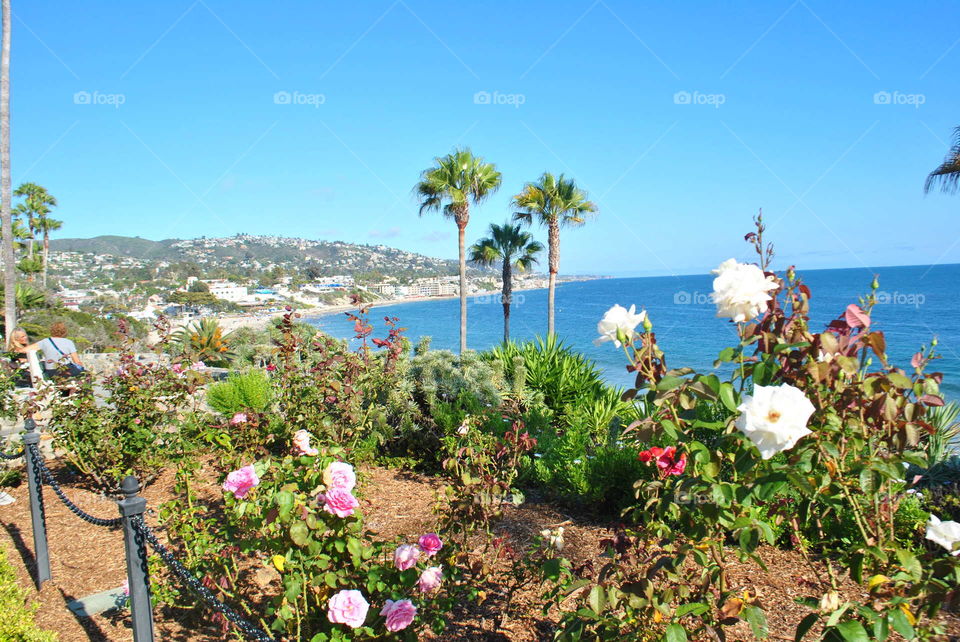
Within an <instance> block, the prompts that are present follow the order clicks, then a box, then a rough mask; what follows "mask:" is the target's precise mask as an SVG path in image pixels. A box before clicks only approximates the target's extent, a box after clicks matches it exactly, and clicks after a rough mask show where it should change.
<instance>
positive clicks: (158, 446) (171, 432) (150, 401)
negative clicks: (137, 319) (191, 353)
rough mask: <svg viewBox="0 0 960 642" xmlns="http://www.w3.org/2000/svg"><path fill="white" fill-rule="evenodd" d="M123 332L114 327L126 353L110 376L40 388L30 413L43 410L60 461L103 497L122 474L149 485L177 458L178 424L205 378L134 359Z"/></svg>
mask: <svg viewBox="0 0 960 642" xmlns="http://www.w3.org/2000/svg"><path fill="white" fill-rule="evenodd" d="M127 329H128V328H127V326H126V324H125V323H123V322H121V323H120V324H119V333H120V334H121V336H123V337H124V338H125V341H124V346H125V347H124V351H123V352H122V353H121V354H120V359H119V366H118V368H117V370H116V371H115V372H114V373H112V374H107V375H105V376H104V377H102V378H100V379H99V380H95V379H94V378H93V376H92V375H90V374H86V373H85V374H83V375H81V376H80V377H78V378H76V380H75V381H70V382H66V383H64V384H61V385H57V386H47V387H45V388H43V389H42V390H41V391H40V393H39V394H38V396H37V397H36V398H35V399H33V400H32V402H31V408H30V409H32V410H36V408H37V406H38V405H39V404H42V403H44V402H46V403H49V404H50V410H51V421H50V426H51V430H52V431H53V433H54V435H55V436H56V437H57V445H58V446H59V447H60V448H63V449H64V450H65V453H66V454H65V457H66V461H67V462H68V463H69V464H70V465H71V466H73V467H74V468H75V469H76V470H78V471H79V472H80V473H82V474H84V475H85V476H87V477H88V478H89V479H90V480H91V481H93V483H94V484H95V485H96V486H98V487H99V488H101V489H103V490H107V491H113V490H115V489H116V486H117V485H118V484H119V482H120V480H121V479H122V478H123V477H125V476H126V475H136V476H137V477H139V478H140V480H141V482H143V483H149V482H150V481H152V480H153V479H154V478H155V477H156V475H157V474H159V472H160V470H161V468H162V467H163V466H164V465H165V464H167V463H169V462H171V461H173V460H174V459H175V458H176V457H178V456H179V455H180V454H182V447H183V443H182V435H181V434H180V428H181V425H182V423H183V421H184V419H185V417H186V416H188V415H192V414H193V413H195V412H196V411H197V410H198V401H197V399H196V398H195V393H196V391H197V389H198V387H199V386H200V385H201V384H203V383H205V382H206V380H207V377H206V375H204V374H203V373H202V372H199V371H196V370H192V369H190V367H189V366H183V365H182V364H174V365H173V366H167V365H164V364H160V363H141V362H139V361H137V359H136V357H135V355H134V353H133V352H132V349H133V346H134V341H133V339H132V337H130V336H129V334H127Z"/></svg>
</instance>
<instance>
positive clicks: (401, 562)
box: [393, 544, 420, 571]
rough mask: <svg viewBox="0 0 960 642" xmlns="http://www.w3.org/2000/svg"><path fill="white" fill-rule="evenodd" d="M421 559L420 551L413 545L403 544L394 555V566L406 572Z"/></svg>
mask: <svg viewBox="0 0 960 642" xmlns="http://www.w3.org/2000/svg"><path fill="white" fill-rule="evenodd" d="M418 559H420V549H419V548H417V547H416V546H414V545H413V544H401V545H400V546H398V547H397V550H396V551H394V553H393V564H394V565H395V566H396V567H397V568H398V569H400V570H401V571H405V570H407V569H408V568H411V567H412V566H413V565H414V564H416V563H417V560H418Z"/></svg>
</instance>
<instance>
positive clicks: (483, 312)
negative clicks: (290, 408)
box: [307, 264, 960, 400]
mask: <svg viewBox="0 0 960 642" xmlns="http://www.w3.org/2000/svg"><path fill="white" fill-rule="evenodd" d="M877 273H878V274H879V282H880V289H879V291H878V298H879V300H880V303H879V304H878V305H877V306H876V308H875V309H874V312H873V323H874V326H875V327H876V328H878V329H880V330H883V332H884V334H885V335H886V339H887V353H888V355H889V357H890V359H891V361H892V363H894V364H895V365H898V366H900V367H902V368H904V369H905V370H907V371H908V373H909V372H910V371H911V369H910V356H911V355H912V354H913V353H915V352H916V351H917V350H918V349H919V348H920V346H921V345H924V344H929V343H930V341H931V340H932V339H933V338H934V337H936V338H937V339H938V341H939V344H938V346H937V350H938V352H939V353H940V354H941V356H942V359H939V360H937V361H935V362H934V363H933V364H931V367H930V368H929V370H930V371H939V372H943V373H944V380H943V386H942V390H943V392H944V394H945V395H946V397H947V399H948V400H951V399H957V398H958V396H960V265H958V264H952V265H935V266H903V267H883V268H877ZM799 274H800V276H801V278H802V279H803V281H804V282H805V283H806V284H807V285H809V286H810V288H811V290H812V295H813V296H812V298H811V300H810V317H811V325H812V327H813V328H814V329H820V328H822V327H823V326H825V325H826V324H827V323H829V322H830V320H832V319H835V318H837V317H838V316H839V315H840V314H842V313H843V311H844V309H845V308H846V306H847V305H848V304H850V303H854V302H857V300H858V296H860V295H862V294H865V293H867V292H869V289H870V282H871V281H872V279H873V274H874V273H873V272H871V271H868V270H867V269H865V268H851V269H836V270H809V271H806V272H803V271H801V272H800V273H799ZM712 283H713V276H712V275H710V274H704V275H694V276H661V277H641V278H622V279H600V280H593V281H578V282H570V283H562V284H560V285H558V287H557V295H556V331H557V334H558V335H559V337H560V338H561V339H562V340H563V341H564V342H565V343H566V344H568V345H569V346H571V347H572V348H574V349H576V350H578V351H580V352H582V353H583V354H585V355H586V356H587V357H589V358H590V359H592V360H593V361H595V362H596V363H597V365H598V366H599V367H600V368H601V369H602V370H603V372H604V374H605V376H606V378H607V380H608V381H609V382H610V383H611V384H614V385H617V386H623V387H627V386H630V385H631V384H632V380H633V377H632V376H630V375H629V374H628V373H627V372H626V369H625V365H626V358H625V355H624V354H623V351H622V350H618V349H616V348H614V347H613V345H612V344H610V343H605V344H603V345H601V346H594V345H593V340H594V339H595V338H596V336H597V333H596V327H597V321H599V320H600V318H601V317H602V316H603V313H604V312H605V311H606V310H607V309H608V308H609V307H610V306H612V305H613V304H615V303H619V304H620V305H622V306H624V307H627V308H629V307H630V305H631V304H633V305H636V306H637V309H638V310H639V309H641V308H644V309H646V310H647V313H648V314H649V315H650V319H651V320H652V322H653V324H654V331H655V332H656V333H657V340H658V342H659V344H660V346H661V348H662V349H663V350H664V352H665V353H666V355H667V365H668V366H669V367H671V368H678V367H682V366H690V367H692V368H695V369H696V370H698V371H700V372H704V371H710V370H712V369H713V360H714V359H715V358H716V356H717V354H718V353H719V352H720V350H722V349H723V348H724V347H726V346H728V345H733V344H735V343H736V330H735V326H734V325H733V324H732V323H731V322H730V321H728V320H726V319H718V318H716V316H715V311H716V309H715V306H714V305H713V304H712V303H711V302H710V296H709V295H710V292H711V291H712ZM514 296H515V299H516V300H515V302H514V305H513V307H512V308H511V319H510V321H511V323H510V333H511V338H512V339H514V340H518V341H522V340H526V339H532V338H534V337H536V336H538V335H543V334H544V333H545V332H546V308H547V292H546V290H532V291H524V292H517V293H515V294H514ZM468 306H469V309H468V327H467V342H468V345H469V347H470V348H472V349H475V350H483V349H487V348H490V347H492V346H495V345H497V344H498V343H499V342H500V341H501V339H502V338H503V312H502V308H501V306H500V303H499V298H498V297H497V296H492V295H489V296H477V297H471V298H470V299H469V300H468ZM458 310H459V301H457V300H452V299H447V300H437V301H422V302H413V303H401V304H393V305H381V306H374V308H373V309H372V311H371V315H370V316H371V320H372V321H373V322H374V328H375V332H374V336H383V335H384V334H385V331H384V329H383V324H382V319H383V317H384V316H387V315H389V316H396V317H398V318H399V319H400V325H401V326H402V327H404V328H406V335H407V336H408V337H410V338H411V339H412V340H413V341H414V342H416V340H417V339H419V338H420V337H422V336H430V337H432V344H431V345H432V347H433V348H437V349H449V350H454V351H456V350H457V347H458V345H459V323H458V319H459V312H458ZM307 321H308V322H309V323H312V324H313V325H316V326H317V327H318V328H320V329H321V330H323V331H325V332H327V333H329V334H331V335H333V336H336V337H340V338H349V337H352V336H353V325H352V324H351V323H349V322H348V321H347V320H346V317H345V316H344V315H343V314H337V315H330V316H321V317H314V318H308V319H307Z"/></svg>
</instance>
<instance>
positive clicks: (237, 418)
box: [230, 412, 248, 426]
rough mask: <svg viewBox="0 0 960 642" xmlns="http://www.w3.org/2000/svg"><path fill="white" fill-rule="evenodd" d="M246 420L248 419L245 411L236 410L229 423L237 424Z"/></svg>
mask: <svg viewBox="0 0 960 642" xmlns="http://www.w3.org/2000/svg"><path fill="white" fill-rule="evenodd" d="M247 421H248V417H247V413H245V412H238V413H236V414H235V415H233V417H231V418H230V425H231V426H239V425H241V424H245V423H247Z"/></svg>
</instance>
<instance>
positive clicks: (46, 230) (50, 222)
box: [40, 216, 63, 287]
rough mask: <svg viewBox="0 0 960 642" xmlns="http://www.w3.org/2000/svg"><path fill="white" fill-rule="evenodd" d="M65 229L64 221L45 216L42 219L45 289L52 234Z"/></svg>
mask: <svg viewBox="0 0 960 642" xmlns="http://www.w3.org/2000/svg"><path fill="white" fill-rule="evenodd" d="M61 227H63V221H58V220H57V219H55V218H50V217H49V216H44V217H43V218H41V219H40V231H41V232H42V233H43V287H47V265H48V264H49V262H50V232H55V231H57V230H59V229H60V228H61Z"/></svg>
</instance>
